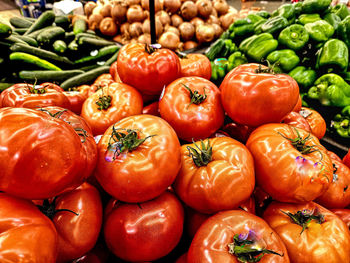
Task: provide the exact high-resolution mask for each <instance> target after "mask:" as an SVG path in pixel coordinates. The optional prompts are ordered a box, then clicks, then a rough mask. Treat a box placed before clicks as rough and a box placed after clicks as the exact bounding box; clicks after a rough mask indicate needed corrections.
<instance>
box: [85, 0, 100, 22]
mask: <svg viewBox="0 0 350 263" xmlns="http://www.w3.org/2000/svg"><path fill="white" fill-rule="evenodd" d="M96 6H97V4H96V3H95V2H93V1H89V2H87V3H86V4H85V6H84V12H85V15H86V16H87V17H88V18H89V17H90V16H91V14H92V11H93V10H94V8H95V7H96Z"/></svg>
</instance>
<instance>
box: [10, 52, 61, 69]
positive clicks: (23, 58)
mask: <svg viewBox="0 0 350 263" xmlns="http://www.w3.org/2000/svg"><path fill="white" fill-rule="evenodd" d="M10 60H11V61H20V62H25V63H28V64H33V65H35V66H38V67H40V68H43V69H48V70H57V71H61V69H60V68H59V67H57V66H56V65H54V64H52V63H50V62H48V61H47V60H44V59H41V58H39V57H37V56H33V55H30V54H27V53H23V52H13V53H11V55H10Z"/></svg>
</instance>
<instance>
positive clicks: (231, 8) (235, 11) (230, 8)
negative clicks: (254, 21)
mask: <svg viewBox="0 0 350 263" xmlns="http://www.w3.org/2000/svg"><path fill="white" fill-rule="evenodd" d="M227 13H233V14H238V11H237V9H236V8H234V7H233V6H230V7H229V8H228V11H227Z"/></svg>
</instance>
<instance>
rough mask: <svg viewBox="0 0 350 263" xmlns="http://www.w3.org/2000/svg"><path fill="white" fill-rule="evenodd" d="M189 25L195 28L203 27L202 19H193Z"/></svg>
mask: <svg viewBox="0 0 350 263" xmlns="http://www.w3.org/2000/svg"><path fill="white" fill-rule="evenodd" d="M191 24H192V25H193V26H194V27H195V28H197V27H198V26H199V25H203V24H204V21H203V19H201V18H199V17H195V18H193V19H192V20H191Z"/></svg>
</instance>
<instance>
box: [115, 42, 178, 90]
mask: <svg viewBox="0 0 350 263" xmlns="http://www.w3.org/2000/svg"><path fill="white" fill-rule="evenodd" d="M117 72H118V74H119V77H120V79H121V81H122V82H123V83H125V84H128V85H130V86H132V87H134V88H136V89H137V90H139V91H140V92H141V93H142V94H145V95H160V93H161V91H162V89H163V87H164V86H165V85H167V84H169V83H170V82H172V81H173V80H175V79H177V78H178V77H180V74H181V66H180V60H179V58H178V56H177V55H176V54H175V53H174V52H173V51H171V50H169V49H165V48H161V49H157V50H154V52H150V53H148V52H147V51H146V47H145V45H144V44H139V43H136V44H135V43H134V44H126V45H124V46H123V47H122V48H121V49H120V51H119V55H118V59H117Z"/></svg>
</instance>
